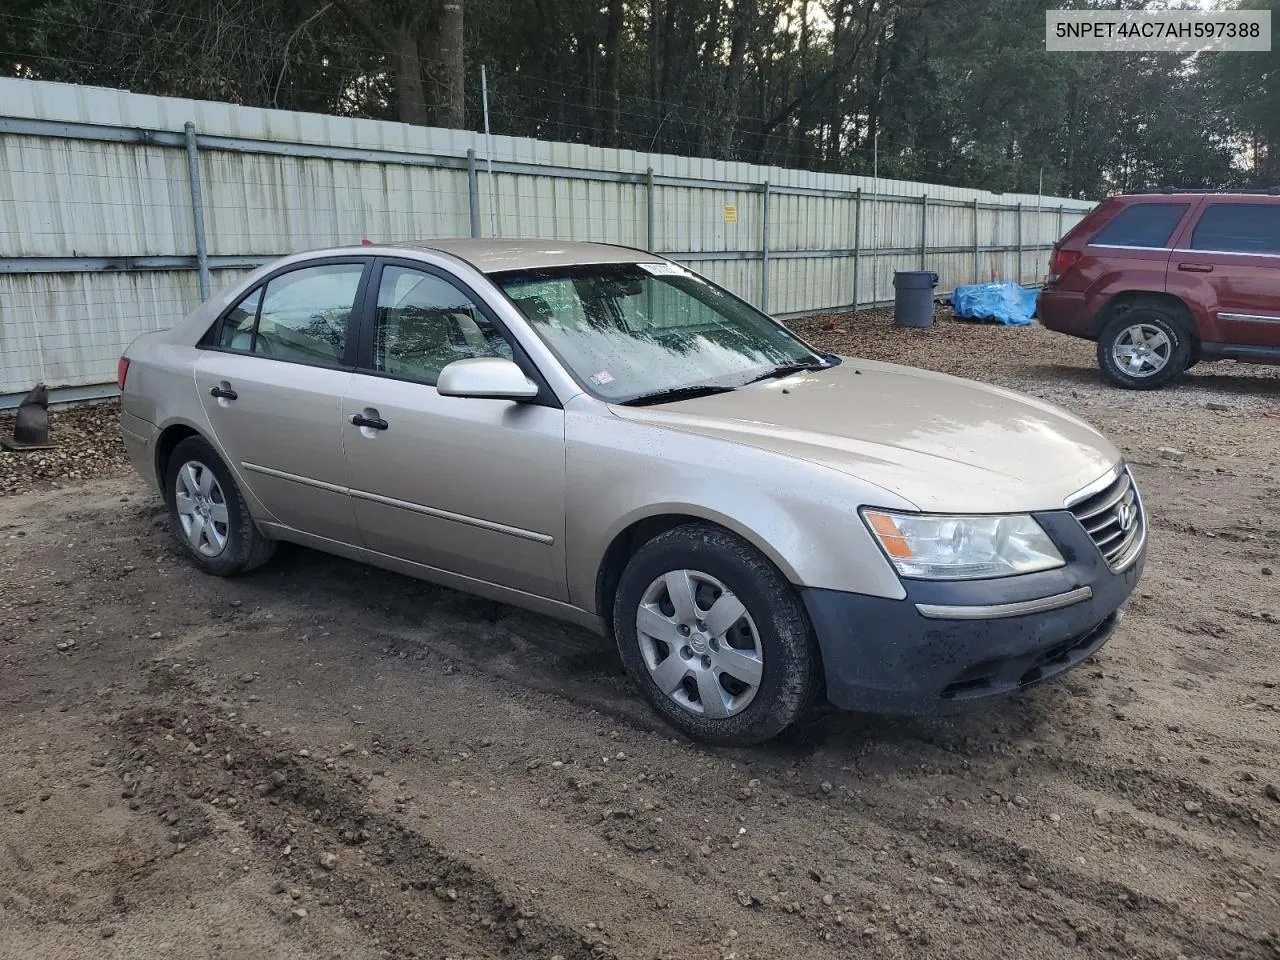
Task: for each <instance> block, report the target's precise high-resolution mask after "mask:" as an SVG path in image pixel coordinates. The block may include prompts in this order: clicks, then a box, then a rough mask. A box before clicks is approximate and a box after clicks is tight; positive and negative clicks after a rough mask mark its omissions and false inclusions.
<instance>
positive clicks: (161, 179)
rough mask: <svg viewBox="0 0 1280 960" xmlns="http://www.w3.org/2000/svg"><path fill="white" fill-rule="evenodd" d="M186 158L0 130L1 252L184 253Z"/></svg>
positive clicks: (187, 237)
mask: <svg viewBox="0 0 1280 960" xmlns="http://www.w3.org/2000/svg"><path fill="white" fill-rule="evenodd" d="M187 191H188V187H187V171H186V157H185V156H184V155H183V154H181V153H180V152H178V151H175V150H167V149H164V148H162V147H142V146H136V145H133V144H117V143H80V142H77V141H74V140H55V139H49V138H36V137H19V136H5V135H0V256H5V257H65V256H85V257H87V256H94V257H97V256H107V257H110V256H148V255H160V254H171V253H175V252H176V253H191V252H192V250H193V249H194V241H193V239H192V237H193V233H192V216H191V202H190V199H189V194H188V192H187Z"/></svg>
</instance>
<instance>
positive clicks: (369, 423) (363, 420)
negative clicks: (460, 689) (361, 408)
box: [351, 413, 391, 430]
mask: <svg viewBox="0 0 1280 960" xmlns="http://www.w3.org/2000/svg"><path fill="white" fill-rule="evenodd" d="M351 422H352V423H353V424H354V425H355V426H357V427H368V428H369V429H370V430H385V429H387V427H389V426H391V424H389V423H387V421H385V420H383V419H382V418H381V417H366V416H365V415H364V414H363V413H357V414H355V415H354V416H352V418H351Z"/></svg>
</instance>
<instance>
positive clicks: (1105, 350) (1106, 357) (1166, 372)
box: [1098, 307, 1191, 390]
mask: <svg viewBox="0 0 1280 960" xmlns="http://www.w3.org/2000/svg"><path fill="white" fill-rule="evenodd" d="M1190 364H1191V338H1190V337H1189V336H1188V335H1187V333H1186V332H1185V331H1184V330H1183V329H1182V326H1181V325H1180V324H1179V323H1178V321H1177V320H1176V319H1175V318H1174V316H1173V315H1172V314H1170V313H1168V312H1167V311H1164V310H1161V309H1158V308H1155V307H1136V308H1134V309H1132V310H1126V311H1125V312H1124V313H1121V314H1119V315H1117V316H1115V317H1113V318H1112V319H1111V321H1110V322H1108V323H1107V325H1106V326H1105V327H1104V328H1103V330H1102V334H1101V335H1100V336H1099V337H1098V366H1099V367H1101V368H1102V372H1103V374H1105V375H1106V377H1107V379H1108V380H1110V381H1111V382H1112V383H1114V384H1115V385H1116V386H1119V387H1124V388H1125V389H1128V390H1153V389H1155V388H1156V387H1162V386H1164V385H1165V384H1166V383H1168V382H1169V381H1170V380H1172V379H1173V378H1174V377H1176V376H1178V374H1180V373H1182V372H1183V371H1184V370H1186V369H1187V367H1189V366H1190Z"/></svg>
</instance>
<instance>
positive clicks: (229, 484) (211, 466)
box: [164, 437, 276, 577]
mask: <svg viewBox="0 0 1280 960" xmlns="http://www.w3.org/2000/svg"><path fill="white" fill-rule="evenodd" d="M164 494H165V501H166V503H167V504H168V506H169V527H170V529H171V530H172V531H173V535H174V537H175V538H176V539H177V541H178V543H179V544H180V545H181V546H182V549H183V552H184V553H186V555H187V556H188V557H189V558H190V559H191V561H192V562H193V563H194V564H195V565H196V566H197V567H199V568H200V569H201V570H203V571H204V572H205V573H211V574H213V575H214V576H218V577H231V576H235V575H236V574H237V573H245V572H247V571H249V570H252V569H254V568H255V567H260V566H262V564H264V563H266V562H267V561H268V560H270V559H271V555H272V554H273V553H275V547H276V545H275V541H274V540H268V539H267V538H266V537H264V536H263V535H262V534H261V533H260V532H259V530H258V527H257V525H256V524H254V522H253V517H251V516H250V515H249V508H248V507H246V506H245V503H244V498H243V497H241V496H240V488H239V487H237V486H236V482H235V479H234V478H233V477H232V476H231V471H230V470H228V469H227V466H226V464H224V463H223V462H222V459H221V458H220V457H219V456H218V455H217V453H215V452H214V450H213V447H211V446H209V444H208V443H206V442H205V441H204V440H203V439H201V438H200V437H188V438H187V439H186V440H183V441H182V442H181V443H179V444H178V445H177V446H176V447H174V448H173V453H172V454H170V456H169V462H168V464H166V466H165V471H164Z"/></svg>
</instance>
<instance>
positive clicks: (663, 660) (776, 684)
mask: <svg viewBox="0 0 1280 960" xmlns="http://www.w3.org/2000/svg"><path fill="white" fill-rule="evenodd" d="M613 626H614V636H615V637H616V638H617V641H618V652H619V654H620V655H621V657H622V660H623V663H624V664H625V665H626V668H627V672H628V673H629V674H630V675H631V676H632V678H633V679H634V680H635V682H636V683H637V685H638V686H639V687H640V689H641V692H643V693H644V695H645V696H646V697H647V698H648V700H649V702H650V703H651V704H653V707H654V709H655V710H656V711H657V712H658V713H659V714H661V715H662V717H663V718H664V719H665V720H667V722H668V723H670V724H671V725H672V726H674V727H676V728H678V729H679V730H680V731H682V732H683V733H685V734H687V735H688V736H690V737H692V738H693V739H695V740H702V741H704V742H707V743H717V744H725V745H735V746H746V745H749V744H753V743H760V742H762V741H764V740H768V739H769V738H771V737H774V736H776V735H777V734H779V733H781V732H782V731H783V730H785V729H786V728H787V727H789V726H790V725H791V724H792V723H794V722H795V721H796V719H798V718H799V717H800V716H801V715H802V714H803V713H804V712H805V711H806V710H808V709H809V707H810V706H811V705H812V704H813V702H814V700H815V698H816V697H817V695H818V693H819V692H820V690H821V686H822V682H821V673H820V667H819V657H818V651H817V646H816V644H815V643H814V640H813V633H812V629H811V627H810V625H809V619H808V616H807V615H806V613H805V610H804V606H803V605H802V604H801V602H800V598H799V597H798V596H797V595H796V592H795V589H794V588H793V587H792V586H791V584H790V583H788V582H787V580H786V578H785V577H783V576H782V574H781V573H779V572H778V570H777V569H776V568H775V567H774V566H773V564H771V563H770V562H769V561H768V560H767V559H765V558H764V557H763V556H761V555H760V554H759V553H758V552H757V551H756V550H755V549H753V548H752V547H751V546H750V545H749V544H748V543H746V542H745V541H743V540H742V539H740V538H739V537H736V536H734V535H733V534H731V533H729V532H728V531H726V530H722V529H720V528H718V527H712V526H709V525H705V524H690V525H688V526H683V527H676V528H675V529H673V530H668V531H667V532H666V533H662V534H659V535H658V536H656V537H654V538H653V539H652V540H650V541H649V542H648V543H646V544H645V545H644V546H643V547H641V548H640V549H639V550H638V551H637V552H636V554H635V556H633V557H632V558H631V561H630V562H629V563H628V564H627V567H626V570H624V571H623V574H622V579H621V581H620V582H619V584H618V593H617V597H616V599H615V602H614V609H613Z"/></svg>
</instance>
